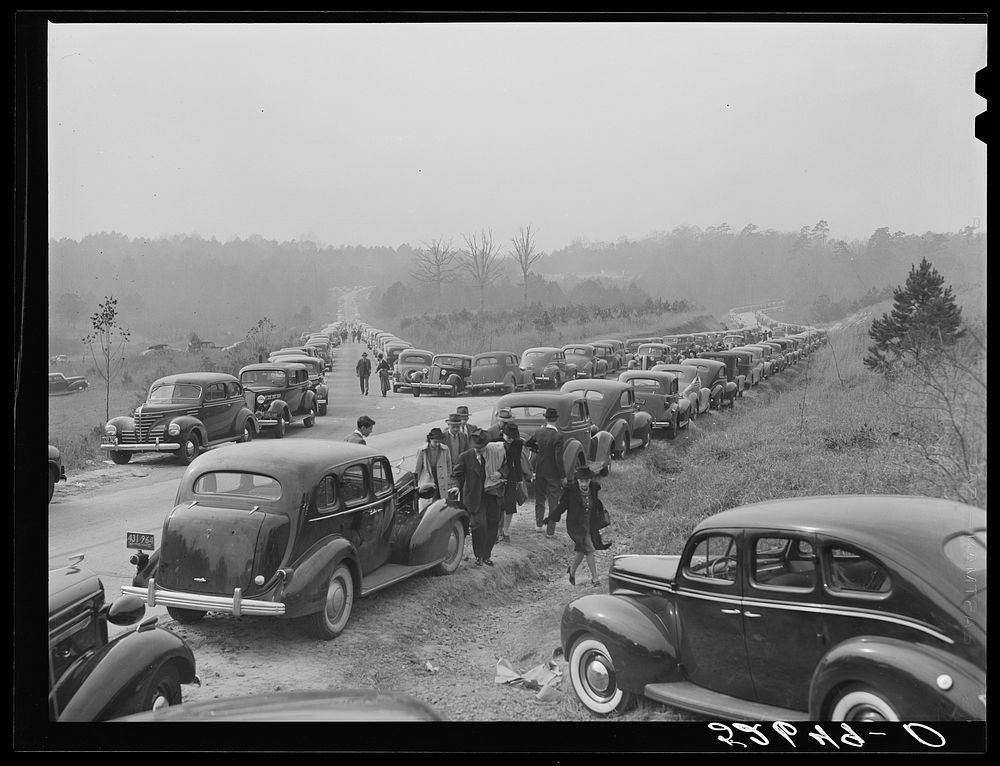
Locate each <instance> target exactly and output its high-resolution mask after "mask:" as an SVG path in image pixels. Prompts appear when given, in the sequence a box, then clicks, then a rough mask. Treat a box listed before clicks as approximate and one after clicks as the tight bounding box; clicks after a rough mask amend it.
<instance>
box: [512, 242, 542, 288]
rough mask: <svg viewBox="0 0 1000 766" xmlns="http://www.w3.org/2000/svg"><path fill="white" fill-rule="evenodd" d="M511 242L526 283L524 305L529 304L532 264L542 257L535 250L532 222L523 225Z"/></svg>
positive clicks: (515, 258) (522, 277)
mask: <svg viewBox="0 0 1000 766" xmlns="http://www.w3.org/2000/svg"><path fill="white" fill-rule="evenodd" d="M511 242H512V243H513V244H514V260H516V261H517V267H518V268H519V269H520V270H521V279H522V281H523V283H524V305H525V306H527V305H528V274H529V272H530V271H531V267H532V265H533V264H534V263H535V261H537V260H538V259H539V258H541V257H542V254H541V253H536V252H535V241H534V238H533V237H532V235H531V224H530V223H529V224H528V226H527V227H522V228H521V231H520V232H519V233H518V235H517V236H516V237H514V238H513V239H511Z"/></svg>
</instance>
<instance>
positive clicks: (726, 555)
mask: <svg viewBox="0 0 1000 766" xmlns="http://www.w3.org/2000/svg"><path fill="white" fill-rule="evenodd" d="M741 537H742V530H738V529H714V530H706V531H703V532H700V533H697V534H696V535H694V536H692V538H691V539H690V540H689V541H688V544H687V546H686V547H685V551H684V555H683V556H682V558H681V564H680V566H679V567H678V573H677V614H678V620H679V624H680V660H681V665H682V666H683V668H684V672H685V674H686V676H687V677H688V679H689V680H690V681H691V682H692V683H695V684H698V685H699V686H703V687H705V688H706V689H712V690H713V691H717V692H722V693H723V694H730V695H733V696H734V697H741V698H743V699H754V696H755V693H754V685H753V678H752V676H751V674H750V664H749V661H748V658H747V650H746V637H745V634H744V623H743V600H742V595H743V582H742V579H743V564H742V562H741V561H740V558H739V554H740V552H741Z"/></svg>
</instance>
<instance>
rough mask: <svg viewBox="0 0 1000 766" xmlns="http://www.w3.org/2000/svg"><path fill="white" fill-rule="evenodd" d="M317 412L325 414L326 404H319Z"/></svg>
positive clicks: (321, 414)
mask: <svg viewBox="0 0 1000 766" xmlns="http://www.w3.org/2000/svg"><path fill="white" fill-rule="evenodd" d="M394 393H395V392H394ZM319 414H320V416H323V415H326V405H325V404H321V405H320V406H319Z"/></svg>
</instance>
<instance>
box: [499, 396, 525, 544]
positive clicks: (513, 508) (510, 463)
mask: <svg viewBox="0 0 1000 766" xmlns="http://www.w3.org/2000/svg"><path fill="white" fill-rule="evenodd" d="M501 412H502V410H501ZM508 413H509V410H508ZM500 430H501V433H502V436H503V445H504V466H505V472H506V479H507V482H506V484H505V486H504V492H503V497H501V498H500V511H501V512H502V513H503V516H502V517H501V519H500V534H499V537H498V539H497V542H501V543H509V542H510V523H511V521H513V520H514V514H515V513H517V505H518V498H517V494H518V489H519V488H523V486H524V485H523V484H521V482H522V481H530V480H531V464H530V463H529V462H528V453H527V452H525V451H524V439H522V438H521V432H520V430H519V429H518V427H517V424H516V423H514V422H513V421H512V420H508V421H506V422H503V421H501V429H500Z"/></svg>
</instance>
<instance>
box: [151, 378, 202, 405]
mask: <svg viewBox="0 0 1000 766" xmlns="http://www.w3.org/2000/svg"><path fill="white" fill-rule="evenodd" d="M199 399H201V386H198V385H195V384H194V383H167V384H164V385H160V386H153V388H151V389H150V390H149V397H148V398H147V399H146V401H148V402H153V403H157V404H166V403H170V402H192V401H193V402H196V401H198V400H199Z"/></svg>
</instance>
